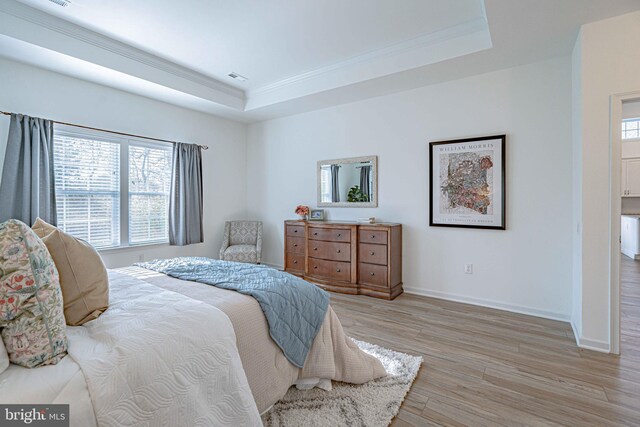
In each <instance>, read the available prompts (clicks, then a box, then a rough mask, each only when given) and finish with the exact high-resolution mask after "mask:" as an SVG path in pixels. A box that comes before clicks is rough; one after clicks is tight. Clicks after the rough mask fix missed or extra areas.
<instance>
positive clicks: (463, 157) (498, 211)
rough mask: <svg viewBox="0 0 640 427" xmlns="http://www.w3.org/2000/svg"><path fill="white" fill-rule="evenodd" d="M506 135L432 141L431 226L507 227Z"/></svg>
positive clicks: (430, 149) (430, 154) (430, 161)
mask: <svg viewBox="0 0 640 427" xmlns="http://www.w3.org/2000/svg"><path fill="white" fill-rule="evenodd" d="M505 141H506V136H505V135H494V136H483V137H478V138H466V139H456V140H451V141H436V142H431V143H430V144H429V176H430V180H431V182H430V187H429V205H430V211H429V225H430V226H432V227H465V228H485V229H493V230H505V229H506V224H505V211H506V197H505V186H506V183H505V176H506V173H505V169H506V164H505V158H506V155H505V145H506V144H505Z"/></svg>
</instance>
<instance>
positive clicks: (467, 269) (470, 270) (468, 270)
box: [464, 264, 473, 274]
mask: <svg viewBox="0 0 640 427" xmlns="http://www.w3.org/2000/svg"><path fill="white" fill-rule="evenodd" d="M464 272H465V274H473V264H465V265H464Z"/></svg>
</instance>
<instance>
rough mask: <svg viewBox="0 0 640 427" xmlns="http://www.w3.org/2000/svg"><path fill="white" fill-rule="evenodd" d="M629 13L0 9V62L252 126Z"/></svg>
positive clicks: (91, 5)
mask: <svg viewBox="0 0 640 427" xmlns="http://www.w3.org/2000/svg"><path fill="white" fill-rule="evenodd" d="M637 9H640V2H639V1H638V0H562V1H558V0H518V1H514V0H485V1H482V0H456V1H451V0H402V1H397V0H395V1H394V0H349V1H344V0H297V1H291V0H268V1H267V0H234V1H231V2H230V1H220V0H183V1H180V2H176V1H175V0H171V1H169V0H136V1H135V2H131V1H129V0H71V4H70V5H69V6H68V7H64V8H63V7H60V6H58V5H55V4H53V3H51V2H50V1H48V0H20V1H17V0H3V1H2V2H0V56H3V57H7V58H10V59H13V60H17V61H21V62H26V63H29V64H34V65H37V66H40V67H43V68H48V69H51V70H53V71H57V72H61V73H64V74H69V75H72V76H74V77H79V78H82V79H86V80H90V81H95V82H97V83H100V84H104V85H108V86H112V87H116V88H119V89H123V90H127V91H130V92H133V93H138V94H141V95H144V96H148V97H151V98H155V99H159V100H162V101H166V102H170V103H173V104H177V105H181V106H184V107H188V108H192V109H196V110H200V111H206V112H210V113H214V114H218V115H222V116H225V117H230V118H233V119H236V120H241V121H247V122H249V121H256V120H263V119H267V118H271V117H277V116H282V115H288V114H295V113H298V112H302V111H308V110H311V109H316V108H323V107H327V106H331V105H337V104H341V103H345V102H353V101H356V100H359V99H365V98H368V97H372V96H379V95H383V94H387V93H393V92H396V91H400V90H407V89H411V88H415V87H419V86H423V85H428V84H433V83H437V82H441V81H445V80H451V79H455V78H461V77H465V76H468V75H472V74H478V73H483V72H488V71H492V70H495V69H500V68H505V67H509V66H514V65H518V64H522V63H527V62H532V61H536V60H540V59H544V58H550V57H554V56H560V55H566V54H568V53H569V52H571V49H572V47H573V44H574V41H575V38H576V35H577V32H578V30H579V27H580V25H582V24H584V23H587V22H592V21H595V20H600V19H604V18H607V17H610V16H615V15H618V14H622V13H627V12H630V11H633V10H637ZM231 72H235V73H238V74H241V75H242V76H245V77H247V78H248V80H247V81H244V82H242V81H239V80H234V79H232V78H230V77H229V76H228V74H229V73H231Z"/></svg>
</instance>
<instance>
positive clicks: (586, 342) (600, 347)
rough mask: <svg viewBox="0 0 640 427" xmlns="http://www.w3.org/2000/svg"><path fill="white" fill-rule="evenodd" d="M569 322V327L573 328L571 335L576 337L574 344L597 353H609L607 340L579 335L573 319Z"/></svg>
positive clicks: (609, 347)
mask: <svg viewBox="0 0 640 427" xmlns="http://www.w3.org/2000/svg"><path fill="white" fill-rule="evenodd" d="M570 323H571V329H573V336H574V337H575V338H576V345H577V346H578V347H580V348H584V349H585V350H592V351H597V352H599V353H611V346H610V345H609V343H608V342H604V341H600V340H592V339H588V338H584V337H581V336H580V334H579V333H578V328H577V327H576V325H575V323H574V322H573V321H571V322H570Z"/></svg>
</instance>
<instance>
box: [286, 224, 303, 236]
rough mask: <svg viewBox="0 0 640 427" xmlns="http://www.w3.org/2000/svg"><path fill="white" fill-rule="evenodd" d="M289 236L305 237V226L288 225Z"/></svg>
mask: <svg viewBox="0 0 640 427" xmlns="http://www.w3.org/2000/svg"><path fill="white" fill-rule="evenodd" d="M287 236H293V237H304V225H287Z"/></svg>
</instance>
